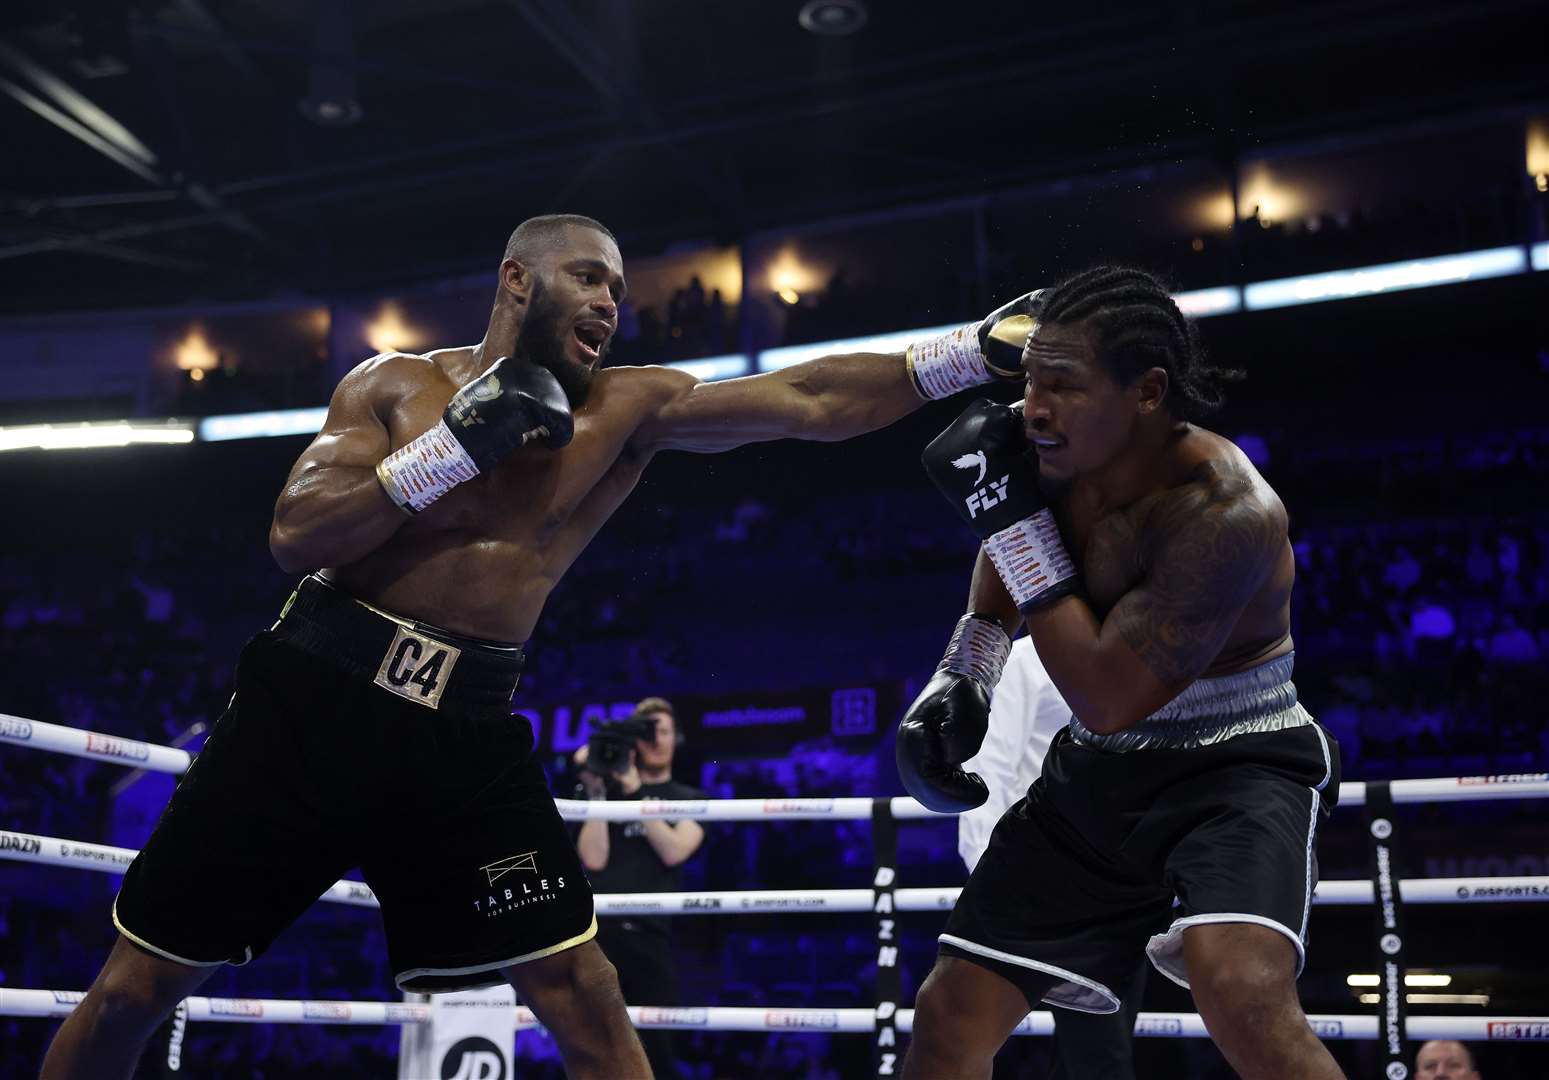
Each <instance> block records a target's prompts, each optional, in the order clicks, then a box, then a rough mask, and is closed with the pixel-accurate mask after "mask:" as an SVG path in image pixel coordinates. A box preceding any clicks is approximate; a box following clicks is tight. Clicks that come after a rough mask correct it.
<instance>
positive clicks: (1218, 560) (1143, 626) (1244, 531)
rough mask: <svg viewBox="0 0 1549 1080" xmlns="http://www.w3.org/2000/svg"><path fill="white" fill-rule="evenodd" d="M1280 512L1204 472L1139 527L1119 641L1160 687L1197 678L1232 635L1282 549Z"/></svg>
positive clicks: (1253, 492) (1252, 490)
mask: <svg viewBox="0 0 1549 1080" xmlns="http://www.w3.org/2000/svg"><path fill="white" fill-rule="evenodd" d="M1285 536H1286V522H1285V517H1284V511H1283V509H1281V508H1280V507H1279V505H1278V503H1276V502H1272V501H1270V500H1267V499H1265V498H1264V497H1263V493H1262V492H1261V491H1260V490H1259V489H1258V488H1257V486H1255V485H1254V484H1252V483H1249V482H1245V481H1244V480H1243V479H1242V478H1240V477H1237V476H1233V475H1230V474H1224V475H1223V474H1220V473H1217V472H1215V471H1214V470H1208V471H1207V472H1206V473H1205V474H1204V475H1202V476H1201V477H1200V479H1199V480H1198V481H1197V482H1194V483H1190V484H1186V485H1184V486H1183V487H1180V488H1178V489H1176V490H1175V491H1173V492H1170V493H1169V494H1168V495H1167V496H1165V497H1163V498H1161V499H1159V500H1158V501H1157V502H1156V504H1155V505H1154V506H1153V507H1152V508H1151V509H1150V512H1149V513H1148V514H1147V515H1146V518H1145V520H1144V522H1143V523H1142V525H1141V528H1140V543H1141V561H1142V564H1143V575H1142V577H1141V580H1140V581H1139V583H1138V584H1137V585H1136V586H1135V587H1134V588H1132V589H1131V590H1130V591H1129V592H1128V593H1126V594H1125V595H1124V597H1123V599H1121V600H1120V601H1119V603H1118V604H1117V605H1115V607H1114V609H1113V612H1112V617H1113V618H1114V619H1116V620H1117V628H1118V630H1119V633H1120V635H1121V636H1122V637H1123V638H1124V641H1125V642H1126V643H1127V644H1128V645H1129V647H1130V648H1131V649H1133V650H1135V653H1136V655H1137V656H1139V657H1140V658H1141V659H1142V660H1143V661H1144V662H1145V664H1146V666H1147V667H1149V668H1150V669H1151V670H1152V671H1153V672H1154V673H1155V674H1156V676H1157V677H1158V678H1159V679H1161V680H1163V681H1164V682H1168V683H1175V682H1183V681H1186V680H1189V679H1193V678H1196V677H1197V676H1198V675H1199V674H1200V672H1202V671H1204V670H1205V669H1206V668H1207V667H1209V666H1210V662H1211V661H1212V660H1214V659H1215V657H1216V655H1217V654H1218V653H1219V652H1220V650H1221V648H1222V646H1224V645H1225V644H1226V640H1227V638H1228V637H1229V636H1230V635H1231V632H1232V628H1233V626H1235V625H1236V622H1237V619H1238V617H1239V616H1240V615H1241V614H1242V610H1243V608H1244V607H1245V606H1246V605H1247V603H1248V601H1249V600H1250V599H1251V598H1252V596H1253V594H1254V593H1255V592H1256V591H1257V590H1258V588H1259V586H1260V585H1261V584H1262V583H1263V581H1264V579H1265V576H1266V575H1267V574H1268V573H1269V571H1270V569H1271V568H1272V567H1273V566H1274V563H1275V559H1276V557H1277V556H1278V554H1279V552H1280V550H1281V547H1282V545H1283V544H1284V543H1285Z"/></svg>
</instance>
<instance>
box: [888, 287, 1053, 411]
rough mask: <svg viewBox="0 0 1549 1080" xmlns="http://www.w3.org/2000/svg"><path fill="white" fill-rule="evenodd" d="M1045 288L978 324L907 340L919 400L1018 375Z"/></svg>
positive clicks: (1020, 297)
mask: <svg viewBox="0 0 1549 1080" xmlns="http://www.w3.org/2000/svg"><path fill="white" fill-rule="evenodd" d="M1046 292H1047V290H1045V289H1037V290H1034V291H1033V292H1030V293H1027V294H1026V295H1025V296H1019V297H1017V298H1016V299H1015V300H1013V301H1011V302H1010V303H1009V304H1002V305H1001V306H1000V307H998V308H996V309H995V310H994V311H992V312H990V313H989V314H988V315H986V316H985V317H984V318H982V319H980V320H979V321H978V322H972V323H968V324H967V325H965V326H959V327H958V328H957V329H955V330H949V331H948V332H947V333H945V334H941V335H939V336H937V337H933V338H925V339H924V340H922V341H916V342H913V343H912V344H911V345H910V346H909V348H908V350H907V352H906V353H905V357H906V359H907V360H908V363H909V377H910V378H911V379H912V380H913V381H914V388H915V390H916V391H917V392H918V393H919V395H920V396H921V397H923V398H927V399H933V398H944V397H950V396H951V395H953V394H955V393H957V392H958V391H959V390H967V389H968V388H969V387H973V386H979V385H981V384H983V383H987V382H991V381H993V380H995V379H1021V378H1022V377H1023V375H1022V350H1023V348H1024V347H1025V346H1026V344H1027V337H1028V335H1029V334H1031V333H1032V332H1033V328H1034V327H1035V326H1036V325H1037V324H1038V313H1039V312H1040V311H1042V310H1043V297H1044V294H1045V293H1046Z"/></svg>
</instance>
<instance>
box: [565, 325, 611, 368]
mask: <svg viewBox="0 0 1549 1080" xmlns="http://www.w3.org/2000/svg"><path fill="white" fill-rule="evenodd" d="M573 333H574V334H575V340H576V344H577V345H578V346H580V349H581V355H582V356H583V357H585V359H586V360H587V362H588V363H590V362H591V361H593V360H596V359H597V358H598V357H600V356H601V355H602V349H603V346H604V345H606V344H607V343H608V337H609V335H610V334H611V333H612V328H611V327H609V326H608V324H607V323H604V322H595V321H590V320H589V321H587V322H581V323H576V325H575V330H574V331H573Z"/></svg>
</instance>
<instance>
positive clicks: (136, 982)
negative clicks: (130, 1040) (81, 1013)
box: [90, 938, 216, 1031]
mask: <svg viewBox="0 0 1549 1080" xmlns="http://www.w3.org/2000/svg"><path fill="white" fill-rule="evenodd" d="M215 970H216V969H215V968H214V967H193V966H190V965H186V964H179V963H177V962H176V961H173V960H165V959H162V958H161V957H159V956H152V955H151V954H150V953H147V952H145V951H143V950H142V949H139V948H138V947H136V946H134V945H132V944H131V943H129V942H128V941H127V940H125V939H122V938H121V939H119V941H118V943H117V944H116V945H115V946H114V947H113V951H112V952H111V953H109V954H108V959H107V962H106V963H105V964H103V966H102V971H101V972H100V973H99V974H98V975H97V978H96V980H95V981H94V982H93V983H92V985H91V990H90V997H91V998H92V999H93V1005H94V1006H95V1009H96V1013H97V1023H98V1024H99V1025H102V1026H104V1027H107V1028H109V1029H119V1028H123V1029H126V1030H137V1029H141V1028H143V1029H144V1030H146V1031H149V1030H150V1029H152V1028H154V1027H155V1026H156V1025H157V1024H158V1023H160V1022H161V1021H162V1020H163V1019H164V1018H165V1017H166V1016H167V1014H168V1013H170V1012H171V1011H172V1010H173V1009H174V1008H175V1007H176V1006H177V1003H178V1002H179V1001H181V1000H182V999H183V998H185V997H187V996H188V995H189V994H191V993H192V992H193V991H194V990H196V989H198V988H199V986H200V985H201V984H203V983H204V982H205V980H207V979H208V978H209V977H210V976H211V975H213V974H214V973H215Z"/></svg>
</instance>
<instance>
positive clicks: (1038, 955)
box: [940, 655, 1339, 1012]
mask: <svg viewBox="0 0 1549 1080" xmlns="http://www.w3.org/2000/svg"><path fill="white" fill-rule="evenodd" d="M1292 665H1293V659H1292V656H1290V655H1287V656H1284V657H1280V658H1278V659H1276V660H1272V661H1269V662H1268V663H1265V664H1262V665H1260V666H1258V667H1256V668H1253V669H1250V670H1248V671H1244V672H1240V673H1238V674H1235V675H1228V676H1223V677H1221V678H1215V679H1201V680H1199V681H1198V682H1196V683H1194V684H1193V685H1192V686H1190V687H1189V688H1188V689H1187V690H1185V691H1184V692H1183V693H1182V694H1181V695H1179V697H1178V698H1176V699H1174V700H1173V701H1172V702H1171V703H1169V704H1168V705H1167V706H1166V707H1165V708H1164V709H1162V710H1160V711H1159V712H1157V713H1155V714H1153V715H1152V716H1150V717H1148V718H1147V719H1146V720H1144V721H1142V722H1141V724H1139V725H1137V726H1136V727H1135V728H1133V729H1130V730H1129V731H1124V732H1120V733H1118V734H1117V735H1110V736H1099V735H1094V734H1092V733H1091V732H1089V731H1087V730H1086V729H1085V728H1083V727H1082V726H1081V725H1080V723H1079V721H1072V723H1071V725H1070V727H1068V728H1066V729H1065V730H1063V731H1061V732H1060V733H1059V734H1058V736H1057V737H1056V738H1055V740H1054V744H1053V745H1052V746H1051V747H1050V749H1049V753H1048V756H1047V757H1046V758H1045V759H1044V765H1043V773H1042V775H1041V776H1040V777H1039V779H1038V780H1037V781H1036V782H1035V783H1034V784H1033V785H1032V787H1031V788H1030V789H1029V791H1028V793H1027V797H1026V798H1024V799H1022V800H1021V801H1020V802H1018V803H1016V804H1015V805H1013V806H1012V807H1011V808H1010V809H1009V810H1007V811H1006V813H1005V815H1004V816H1003V817H1002V818H1001V819H1000V822H999V823H998V824H997V825H996V826H995V831H994V833H993V834H992V835H991V837H990V844H989V848H988V849H987V850H986V851H985V853H984V856H983V858H981V859H980V860H979V863H978V865H977V866H976V867H975V868H974V872H973V874H972V875H971V876H970V877H969V879H968V883H967V885H966V886H965V887H964V889H963V894H962V896H961V897H960V898H959V899H958V902H957V906H956V907H955V908H954V909H953V911H952V915H951V917H950V919H949V920H948V922H947V929H946V932H945V933H944V934H942V935H941V937H940V948H941V952H942V953H943V954H945V955H951V956H957V957H961V958H963V959H966V960H970V961H973V962H975V963H977V964H980V965H982V966H985V967H988V968H990V969H991V970H993V971H995V972H997V973H998V974H1000V975H1002V976H1004V977H1005V978H1007V979H1009V980H1010V981H1011V982H1013V983H1014V984H1015V985H1017V986H1018V987H1020V988H1021V989H1022V991H1023V992H1024V993H1025V994H1027V995H1028V998H1029V1002H1030V1003H1031V1004H1036V1003H1037V1002H1038V1001H1039V1000H1042V1001H1044V1002H1047V1003H1048V1004H1050V1005H1060V1006H1064V1007H1065V1008H1070V1009H1078V1010H1081V1011H1083V1012H1113V1011H1114V1010H1116V1009H1118V1007H1119V998H1118V995H1117V994H1115V993H1114V991H1113V989H1112V988H1113V987H1114V986H1117V985H1122V984H1123V983H1124V980H1125V979H1126V978H1127V977H1128V975H1129V974H1130V973H1132V972H1133V971H1134V966H1135V962H1136V959H1137V958H1138V957H1139V955H1140V953H1141V950H1144V951H1145V953H1146V954H1147V955H1148V956H1149V957H1150V959H1151V962H1152V964H1153V965H1155V967H1156V969H1157V970H1158V971H1160V972H1161V973H1162V974H1163V975H1166V976H1167V977H1168V978H1169V979H1172V980H1173V981H1174V982H1176V983H1179V984H1180V985H1182V986H1185V987H1187V986H1188V975H1187V973H1186V971H1185V970H1184V963H1183V932H1184V931H1185V930H1186V929H1187V928H1189V927H1190V926H1198V925H1200V924H1203V923H1257V924H1258V925H1260V926H1265V927H1268V928H1269V929H1271V930H1275V931H1277V932H1279V933H1281V934H1283V935H1285V937H1286V938H1287V940H1288V941H1289V942H1290V944H1291V946H1292V947H1293V948H1294V949H1295V950H1296V970H1297V974H1300V973H1301V969H1302V964H1303V962H1304V959H1305V955H1306V944H1307V914H1308V908H1309V904H1310V903H1311V900H1312V890H1313V886H1314V885H1315V884H1316V883H1317V878H1318V863H1317V857H1316V855H1315V854H1314V851H1313V841H1314V838H1315V836H1316V834H1317V827H1318V820H1319V818H1320V817H1321V816H1322V815H1323V814H1325V813H1327V812H1328V810H1329V809H1330V808H1331V807H1332V806H1333V804H1334V802H1335V800H1336V799H1337V798H1338V792H1339V751H1338V747H1337V745H1336V744H1335V743H1334V740H1333V738H1332V737H1330V736H1329V735H1328V734H1327V733H1326V732H1325V731H1324V730H1323V728H1322V727H1320V726H1319V725H1318V724H1317V723H1316V722H1314V721H1313V719H1312V717H1311V716H1309V715H1308V713H1307V711H1306V710H1305V709H1303V708H1302V707H1301V705H1299V704H1298V703H1297V700H1296V688H1295V686H1294V685H1292V683H1291V670H1292ZM1051 978H1052V979H1053V985H1052V987H1051V985H1050V980H1051Z"/></svg>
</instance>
